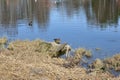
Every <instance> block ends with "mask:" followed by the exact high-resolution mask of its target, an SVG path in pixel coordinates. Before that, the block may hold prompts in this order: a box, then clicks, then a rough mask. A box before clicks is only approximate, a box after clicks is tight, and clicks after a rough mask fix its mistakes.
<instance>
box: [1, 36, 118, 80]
mask: <svg viewBox="0 0 120 80" xmlns="http://www.w3.org/2000/svg"><path fill="white" fill-rule="evenodd" d="M4 40H5V42H4ZM0 41H2V42H0V44H1V45H2V47H1V48H0V79H1V80H13V79H15V80H104V79H106V80H119V79H120V76H118V77H114V76H113V75H112V74H111V73H109V71H107V70H106V71H103V70H101V69H92V71H91V70H90V71H89V70H87V69H85V68H84V67H82V66H81V65H80V64H78V62H81V61H82V56H83V55H86V54H88V53H89V55H90V52H89V50H88V51H87V50H86V49H83V48H80V49H76V50H75V55H74V57H72V58H68V59H63V58H59V57H58V58H57V57H51V56H50V55H49V54H51V53H50V52H48V51H47V49H48V48H47V49H46V48H45V46H46V45H43V44H40V42H41V40H34V41H20V40H17V41H14V42H11V43H9V44H8V46H7V48H5V47H4V44H6V41H7V40H6V39H5V38H3V39H1V40H0ZM114 58H115V59H117V60H119V58H118V57H117V58H116V57H114ZM98 62H99V61H98ZM106 62H107V63H108V61H106ZM108 64H109V63H108ZM117 64H118V63H117ZM111 65H112V63H111ZM118 66H119V65H118ZM97 68H99V67H97ZM100 68H101V67H100Z"/></svg>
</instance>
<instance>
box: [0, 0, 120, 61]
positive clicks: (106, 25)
mask: <svg viewBox="0 0 120 80" xmlns="http://www.w3.org/2000/svg"><path fill="white" fill-rule="evenodd" d="M119 15H120V1H119V0H0V36H1V37H3V36H6V37H8V40H9V41H13V40H16V39H21V40H26V39H29V40H34V39H38V38H39V39H43V40H46V41H53V39H54V38H60V39H61V40H62V43H64V42H67V43H68V44H70V45H71V46H72V48H74V49H75V48H79V47H83V48H87V49H90V50H91V51H92V52H93V58H92V59H91V60H94V59H95V58H101V59H103V58H106V57H111V56H112V55H114V54H116V53H119V52H120V17H119ZM31 21H32V26H29V25H28V24H29V22H31ZM95 48H100V50H97V51H96V50H95Z"/></svg>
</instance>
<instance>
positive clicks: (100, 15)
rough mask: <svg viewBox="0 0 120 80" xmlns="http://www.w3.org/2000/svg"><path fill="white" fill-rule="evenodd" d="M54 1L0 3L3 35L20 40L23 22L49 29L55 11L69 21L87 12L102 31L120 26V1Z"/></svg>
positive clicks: (38, 0)
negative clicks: (111, 26)
mask: <svg viewBox="0 0 120 80" xmlns="http://www.w3.org/2000/svg"><path fill="white" fill-rule="evenodd" d="M54 1H55V0H0V24H1V25H0V28H1V29H0V34H2V33H3V32H2V31H5V32H6V34H7V35H9V36H17V35H18V26H17V25H18V22H19V21H20V20H23V22H24V21H26V23H24V24H25V25H26V26H28V23H29V22H30V21H34V20H36V21H37V24H38V26H39V28H40V29H41V28H42V29H46V28H47V27H48V24H49V21H50V17H52V16H51V13H50V12H51V10H52V9H53V8H55V7H56V8H58V9H59V10H61V12H62V13H65V14H64V15H66V16H67V17H68V18H72V17H73V16H74V15H75V14H77V15H79V16H80V14H79V13H80V11H81V9H82V10H84V11H85V14H86V17H87V21H88V23H90V24H92V25H94V24H95V25H96V24H97V25H101V26H100V28H106V27H107V26H106V25H112V24H114V25H117V24H118V19H119V15H120V1H119V0H60V2H58V3H55V2H54ZM64 15H63V16H64ZM61 16H62V14H61ZM97 27H98V26H97ZM5 32H4V33H5Z"/></svg>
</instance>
